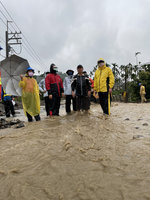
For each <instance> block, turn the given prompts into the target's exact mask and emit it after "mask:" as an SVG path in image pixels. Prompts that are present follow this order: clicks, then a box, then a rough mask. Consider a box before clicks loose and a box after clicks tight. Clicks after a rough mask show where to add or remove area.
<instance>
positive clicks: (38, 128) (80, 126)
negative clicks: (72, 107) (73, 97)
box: [0, 103, 150, 200]
mask: <svg viewBox="0 0 150 200" xmlns="http://www.w3.org/2000/svg"><path fill="white" fill-rule="evenodd" d="M149 109H150V104H148V103H147V104H143V105H142V104H124V103H113V105H112V109H111V111H112V115H111V116H110V117H109V118H105V117H104V116H103V115H102V111H101V109H100V106H99V105H92V106H91V111H90V113H89V114H77V113H72V114H71V115H67V116H65V115H63V116H61V117H54V118H50V119H49V118H45V119H43V120H42V121H41V122H33V123H29V124H28V123H26V126H25V127H24V128H21V129H17V130H16V129H9V130H8V129H6V130H5V134H2V135H1V136H0V200H149V199H150V114H149ZM7 131H8V132H7ZM6 133H7V134H6Z"/></svg>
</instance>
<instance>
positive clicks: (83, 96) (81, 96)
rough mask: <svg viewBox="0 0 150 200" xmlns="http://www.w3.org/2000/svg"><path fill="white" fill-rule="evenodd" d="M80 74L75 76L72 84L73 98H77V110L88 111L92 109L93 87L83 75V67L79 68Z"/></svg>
mask: <svg viewBox="0 0 150 200" xmlns="http://www.w3.org/2000/svg"><path fill="white" fill-rule="evenodd" d="M77 71H78V74H77V75H75V76H74V79H73V83H72V85H71V86H72V96H73V97H74V98H75V97H76V104H77V110H78V111H80V110H82V111H83V110H85V111H88V110H89V109H90V100H89V98H90V95H91V86H90V82H89V78H88V76H87V75H86V74H84V73H83V66H82V65H78V66H77Z"/></svg>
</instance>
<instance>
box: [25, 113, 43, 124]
mask: <svg viewBox="0 0 150 200" xmlns="http://www.w3.org/2000/svg"><path fill="white" fill-rule="evenodd" d="M26 114H27V118H28V122H32V121H33V118H32V116H31V115H30V114H29V113H26ZM34 118H35V120H36V121H40V120H41V118H40V115H36V116H34Z"/></svg>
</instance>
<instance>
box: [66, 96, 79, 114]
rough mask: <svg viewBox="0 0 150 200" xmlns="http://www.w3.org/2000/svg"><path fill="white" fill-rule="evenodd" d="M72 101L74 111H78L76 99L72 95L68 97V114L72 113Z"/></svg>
mask: <svg viewBox="0 0 150 200" xmlns="http://www.w3.org/2000/svg"><path fill="white" fill-rule="evenodd" d="M71 101H72V105H73V110H74V111H77V108H76V98H73V97H72V95H66V112H67V113H70V112H71Z"/></svg>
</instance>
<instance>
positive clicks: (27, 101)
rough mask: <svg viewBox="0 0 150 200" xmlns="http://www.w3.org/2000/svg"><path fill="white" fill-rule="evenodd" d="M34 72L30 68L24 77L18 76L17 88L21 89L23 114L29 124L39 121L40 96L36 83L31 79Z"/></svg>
mask: <svg viewBox="0 0 150 200" xmlns="http://www.w3.org/2000/svg"><path fill="white" fill-rule="evenodd" d="M33 75H34V70H33V69H32V68H31V67H28V68H27V73H26V76H25V77H23V76H22V75H20V78H21V81H20V82H19V87H21V88H22V104H23V109H24V113H25V115H26V116H27V118H28V121H29V122H32V121H33V118H32V117H34V118H35V120H36V121H39V120H40V96H39V86H38V84H37V81H36V80H35V79H34V78H33Z"/></svg>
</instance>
